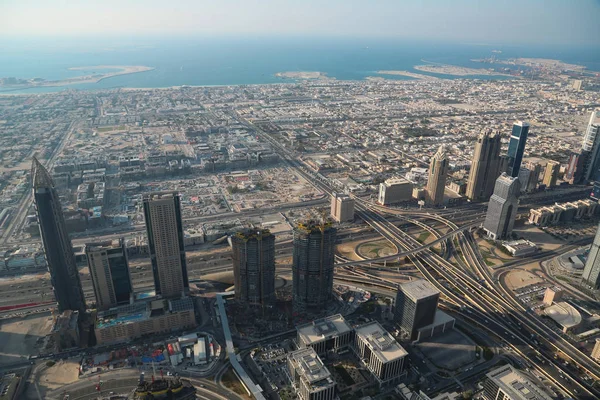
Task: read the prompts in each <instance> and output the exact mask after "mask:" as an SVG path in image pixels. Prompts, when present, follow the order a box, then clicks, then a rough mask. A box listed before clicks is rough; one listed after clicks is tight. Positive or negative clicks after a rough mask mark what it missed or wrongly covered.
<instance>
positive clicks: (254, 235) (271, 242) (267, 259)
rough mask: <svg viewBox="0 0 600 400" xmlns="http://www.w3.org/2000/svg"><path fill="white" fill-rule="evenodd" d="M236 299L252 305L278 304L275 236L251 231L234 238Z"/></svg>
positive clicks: (261, 230) (232, 237) (232, 243)
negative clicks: (276, 302)
mask: <svg viewBox="0 0 600 400" xmlns="http://www.w3.org/2000/svg"><path fill="white" fill-rule="evenodd" d="M231 245H232V259H233V279H234V284H235V298H236V299H238V300H239V301H241V302H243V303H247V304H250V305H260V306H264V305H267V304H272V303H273V302H274V301H275V236H273V234H271V232H269V230H268V229H248V230H245V231H241V232H237V233H236V234H234V235H233V236H231Z"/></svg>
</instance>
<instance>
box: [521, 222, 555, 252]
mask: <svg viewBox="0 0 600 400" xmlns="http://www.w3.org/2000/svg"><path fill="white" fill-rule="evenodd" d="M513 232H514V233H516V234H517V236H523V237H524V238H525V239H527V240H530V241H532V242H533V243H535V244H536V245H538V247H541V248H542V250H556V249H558V248H559V247H560V246H562V245H564V244H565V242H564V241H562V240H560V239H557V238H555V237H553V236H550V235H549V234H547V233H546V232H544V231H542V230H541V229H540V228H538V227H537V226H534V225H525V226H522V227H519V228H518V229H514V230H513Z"/></svg>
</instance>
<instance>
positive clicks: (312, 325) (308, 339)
mask: <svg viewBox="0 0 600 400" xmlns="http://www.w3.org/2000/svg"><path fill="white" fill-rule="evenodd" d="M296 329H297V331H298V336H299V337H300V339H301V340H302V342H303V343H305V344H307V345H310V344H312V343H317V342H320V341H322V340H325V339H327V338H330V337H334V336H337V335H341V334H343V333H346V332H350V331H351V330H352V327H351V326H350V325H348V323H347V322H346V320H345V319H344V317H342V315H341V314H335V315H330V316H329V317H325V318H321V319H316V320H314V321H313V322H309V323H308V324H304V325H300V326H298V327H297V328H296Z"/></svg>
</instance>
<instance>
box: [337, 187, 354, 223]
mask: <svg viewBox="0 0 600 400" xmlns="http://www.w3.org/2000/svg"><path fill="white" fill-rule="evenodd" d="M331 217H332V218H333V219H335V220H336V221H337V222H346V221H352V220H353V219H354V199H353V198H352V197H350V196H348V195H347V194H344V193H333V196H331Z"/></svg>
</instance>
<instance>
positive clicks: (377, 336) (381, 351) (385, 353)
mask: <svg viewBox="0 0 600 400" xmlns="http://www.w3.org/2000/svg"><path fill="white" fill-rule="evenodd" d="M356 336H357V337H360V338H361V339H362V340H364V341H365V342H366V343H367V345H368V346H369V348H370V349H371V351H372V352H373V353H374V354H375V356H376V357H377V358H378V359H380V360H381V361H382V362H383V363H387V362H390V361H394V360H397V359H399V358H402V357H405V356H406V355H407V354H408V353H407V352H406V350H404V348H402V346H400V345H399V344H398V342H397V341H396V339H394V338H393V337H392V335H390V334H389V332H387V331H386V330H385V329H383V327H382V326H381V325H380V324H379V322H377V321H373V322H370V323H368V324H366V325H362V326H359V327H358V328H356Z"/></svg>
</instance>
